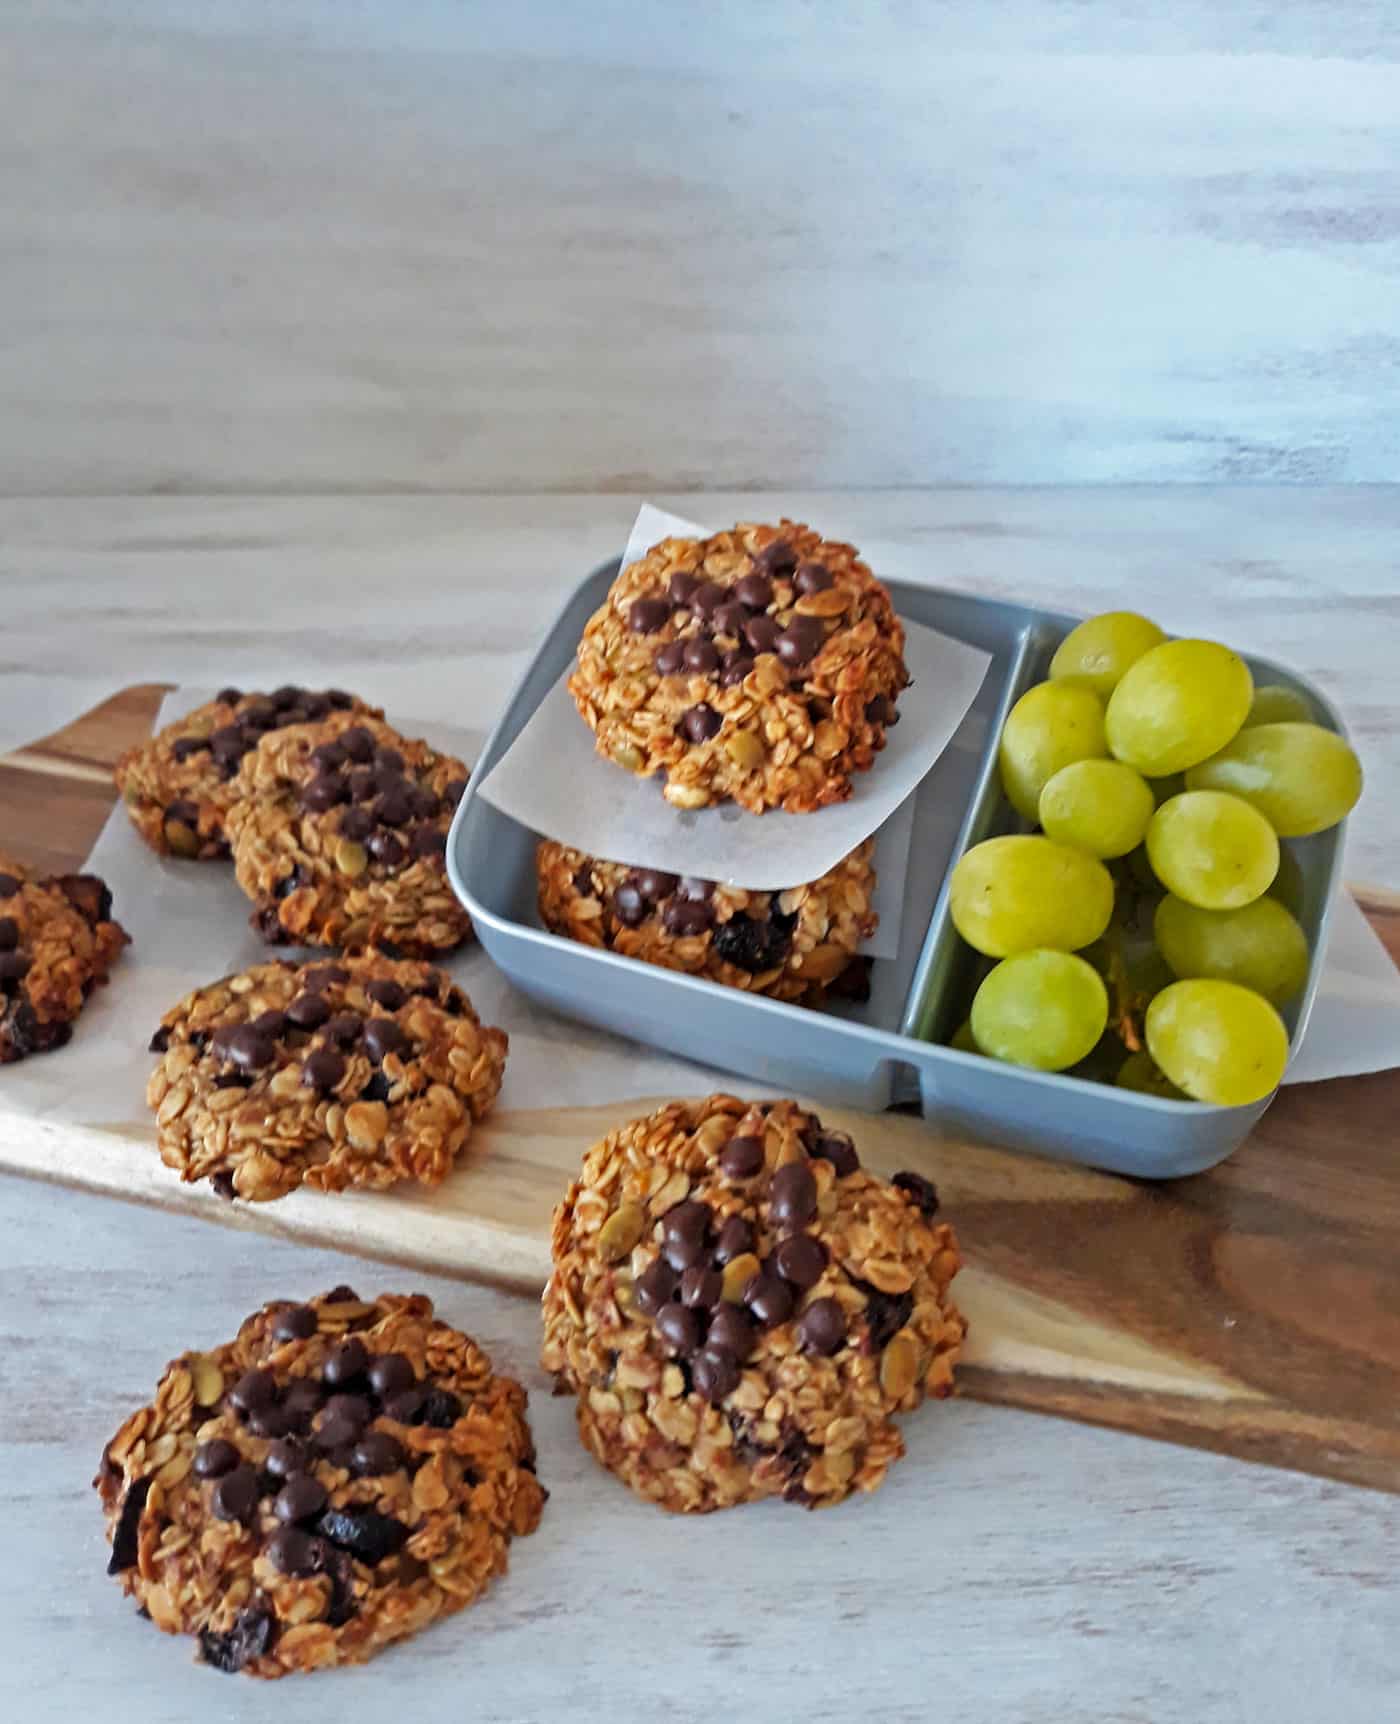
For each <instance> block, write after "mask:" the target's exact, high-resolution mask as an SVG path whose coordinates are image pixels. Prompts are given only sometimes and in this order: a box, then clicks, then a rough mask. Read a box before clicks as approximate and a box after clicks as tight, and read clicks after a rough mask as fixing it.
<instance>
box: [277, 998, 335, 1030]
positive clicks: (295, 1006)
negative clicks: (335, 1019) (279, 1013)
mask: <svg viewBox="0 0 1400 1724" xmlns="http://www.w3.org/2000/svg"><path fill="white" fill-rule="evenodd" d="M330 1015H331V1009H330V1007H329V1006H328V1005H327V1004H326V1002H325V1001H324V1000H323V999H322V998H321V996H320V995H319V994H298V995H297V997H296V998H295V999H294V1000H293V1001H292V1003H291V1004H290V1005H289V1006H288V1007H287V1022H288V1023H289V1024H292V1025H294V1026H295V1027H296V1028H297V1029H299V1030H319V1029H320V1027H321V1025H322V1024H323V1023H325V1021H326V1019H327V1018H328V1017H329V1016H330Z"/></svg>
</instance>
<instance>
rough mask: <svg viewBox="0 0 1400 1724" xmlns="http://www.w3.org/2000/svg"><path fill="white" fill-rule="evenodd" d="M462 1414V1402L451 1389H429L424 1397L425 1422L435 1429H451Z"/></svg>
mask: <svg viewBox="0 0 1400 1724" xmlns="http://www.w3.org/2000/svg"><path fill="white" fill-rule="evenodd" d="M461 1416H462V1403H461V1401H460V1400H459V1399H458V1398H457V1396H456V1395H454V1394H453V1393H452V1391H451V1389H438V1388H432V1389H429V1390H428V1392H427V1394H426V1395H424V1397H423V1423H424V1424H425V1425H431V1426H432V1427H433V1429H434V1430H437V1431H448V1430H451V1428H452V1427H453V1425H455V1424H456V1423H457V1421H458V1419H460V1418H461Z"/></svg>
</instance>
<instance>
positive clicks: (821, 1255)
mask: <svg viewBox="0 0 1400 1724" xmlns="http://www.w3.org/2000/svg"><path fill="white" fill-rule="evenodd" d="M773 1267H774V1268H775V1269H776V1270H777V1271H778V1273H779V1275H781V1276H782V1278H783V1280H784V1281H790V1282H791V1283H792V1285H793V1286H794V1287H795V1288H796V1289H797V1291H798V1292H799V1293H805V1292H806V1291H807V1289H808V1288H809V1287H815V1286H816V1284H817V1282H818V1281H820V1280H821V1278H822V1271H823V1270H824V1269H825V1268H826V1247H825V1245H823V1244H822V1242H821V1240H820V1239H814V1238H813V1237H812V1235H811V1234H810V1233H791V1234H789V1235H788V1237H787V1238H786V1239H783V1240H780V1241H779V1243H778V1249H777V1250H776V1251H775V1252H774V1253H773Z"/></svg>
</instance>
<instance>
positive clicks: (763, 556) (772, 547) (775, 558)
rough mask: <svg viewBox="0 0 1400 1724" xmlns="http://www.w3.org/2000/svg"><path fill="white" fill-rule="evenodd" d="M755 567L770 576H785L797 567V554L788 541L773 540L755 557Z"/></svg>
mask: <svg viewBox="0 0 1400 1724" xmlns="http://www.w3.org/2000/svg"><path fill="white" fill-rule="evenodd" d="M753 562H754V567H755V568H756V569H761V570H762V571H763V572H764V573H766V574H770V575H785V574H787V573H788V572H789V570H791V569H793V568H795V567H796V564H797V552H796V551H794V550H793V548H792V546H791V545H790V544H789V543H788V541H787V540H786V539H773V540H772V541H770V543H768V544H766V545H765V546H764V547H763V549H762V550H761V551H760V552H759V553H758V554H757V555H756V556H755V557H754V560H753Z"/></svg>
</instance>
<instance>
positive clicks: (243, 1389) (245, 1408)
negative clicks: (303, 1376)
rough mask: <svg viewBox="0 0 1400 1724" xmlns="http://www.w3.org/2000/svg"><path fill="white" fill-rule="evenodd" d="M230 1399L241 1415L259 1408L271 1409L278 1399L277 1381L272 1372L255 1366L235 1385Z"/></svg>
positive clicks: (230, 1393)
mask: <svg viewBox="0 0 1400 1724" xmlns="http://www.w3.org/2000/svg"><path fill="white" fill-rule="evenodd" d="M228 1398H229V1400H230V1401H231V1402H232V1403H233V1405H234V1406H235V1407H237V1408H238V1410H239V1412H240V1413H251V1412H252V1411H253V1410H254V1409H255V1408H257V1407H270V1406H271V1405H272V1403H273V1402H274V1401H275V1400H276V1399H277V1379H276V1377H274V1376H273V1374H272V1372H271V1371H265V1370H263V1368H262V1367H261V1366H260V1365H255V1366H254V1367H253V1369H252V1370H250V1371H245V1372H244V1373H243V1375H242V1376H241V1377H240V1378H239V1379H238V1381H237V1382H236V1383H235V1384H234V1385H233V1387H232V1388H231V1389H230V1390H229V1392H228Z"/></svg>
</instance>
